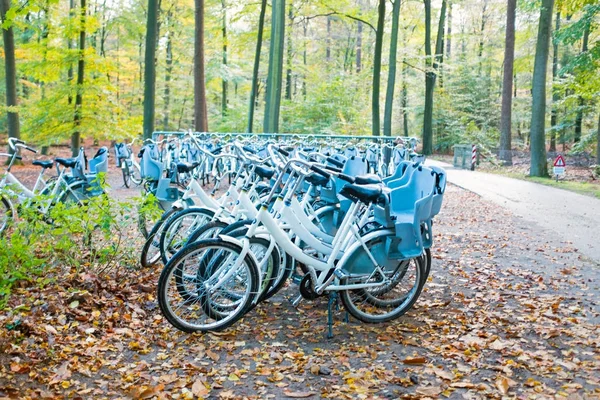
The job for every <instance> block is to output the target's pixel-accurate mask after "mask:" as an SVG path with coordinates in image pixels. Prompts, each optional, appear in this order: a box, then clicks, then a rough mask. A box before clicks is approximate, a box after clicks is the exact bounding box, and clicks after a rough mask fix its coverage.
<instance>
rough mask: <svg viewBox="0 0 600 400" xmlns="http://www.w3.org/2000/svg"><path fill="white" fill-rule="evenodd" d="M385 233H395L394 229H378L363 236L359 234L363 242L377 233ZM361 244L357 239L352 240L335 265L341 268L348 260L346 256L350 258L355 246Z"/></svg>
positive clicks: (357, 246)
mask: <svg viewBox="0 0 600 400" xmlns="http://www.w3.org/2000/svg"><path fill="white" fill-rule="evenodd" d="M387 233H391V234H395V233H396V231H395V230H393V229H378V230H376V231H373V232H370V233H368V234H367V235H365V236H361V237H362V239H363V241H364V242H367V241H369V240H371V239H372V238H374V237H377V236H379V235H384V234H387ZM361 246H362V244H361V242H359V241H356V242H354V243H353V244H352V245H350V247H349V248H348V249H346V250H344V255H343V256H342V258H341V259H340V261H338V263H337V265H338V268H343V267H344V264H345V263H346V262H347V261H348V258H350V256H351V255H352V253H354V251H356V249H357V248H359V247H361Z"/></svg>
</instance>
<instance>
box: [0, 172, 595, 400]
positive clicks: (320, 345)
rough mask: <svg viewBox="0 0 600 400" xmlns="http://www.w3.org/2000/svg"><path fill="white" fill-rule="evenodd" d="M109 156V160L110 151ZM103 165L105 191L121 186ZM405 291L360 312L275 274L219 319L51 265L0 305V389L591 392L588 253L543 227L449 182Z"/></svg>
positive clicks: (286, 393)
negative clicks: (417, 274) (308, 296)
mask: <svg viewBox="0 0 600 400" xmlns="http://www.w3.org/2000/svg"><path fill="white" fill-rule="evenodd" d="M111 161H113V160H111ZM118 173H119V171H118V169H116V167H115V168H111V170H110V171H109V175H110V176H111V177H110V179H109V182H110V183H112V184H113V189H112V191H111V195H112V196H116V197H121V196H122V197H123V198H125V197H128V196H130V195H133V194H134V193H135V192H136V191H135V190H131V189H124V188H122V187H121V183H119V177H118V175H116V174H118ZM434 232H435V244H434V248H433V249H432V253H433V267H432V273H431V277H430V279H429V281H428V282H427V284H426V286H425V289H424V291H423V293H422V295H421V297H420V299H419V301H418V302H417V303H416V306H415V307H414V308H413V309H412V310H411V311H409V312H408V313H407V314H406V315H404V316H403V317H401V318H400V319H398V320H397V321H394V322H391V323H387V324H381V325H367V324H363V323H360V322H358V321H356V320H353V319H350V321H349V322H344V312H343V310H340V311H338V312H336V314H335V316H334V320H335V325H334V335H335V336H334V338H333V339H330V340H328V339H326V322H327V318H326V306H327V299H326V298H319V299H317V300H315V301H314V302H307V301H304V302H302V303H300V305H299V307H298V308H297V309H296V308H293V307H292V305H291V302H290V299H291V298H293V297H295V295H296V294H297V288H296V287H295V286H293V285H290V286H288V287H286V288H284V289H283V290H282V292H281V293H280V294H278V295H277V296H275V297H274V298H272V299H271V300H270V301H269V302H266V303H263V304H261V305H259V306H258V307H257V308H256V309H254V310H253V311H252V312H250V313H249V314H248V315H247V316H246V317H245V318H244V319H243V320H242V321H240V322H238V323H237V324H236V325H234V326H233V327H232V328H230V329H228V330H226V331H224V332H220V333H214V334H212V333H209V334H193V335H189V334H184V333H182V332H179V331H177V330H176V329H174V328H173V327H171V326H170V325H169V324H168V323H167V322H166V321H165V319H164V318H163V317H162V316H161V314H160V311H159V309H158V305H157V302H156V296H155V291H156V281H157V279H158V275H159V273H160V269H158V268H157V269H153V270H140V269H137V268H135V266H123V268H120V269H118V270H115V271H113V273H112V274H110V275H102V276H98V275H96V273H95V271H94V270H93V269H92V268H91V267H89V268H88V269H86V268H85V267H82V268H80V269H78V270H75V269H73V270H68V271H64V270H51V271H48V274H49V275H50V276H51V277H52V278H53V280H52V281H51V283H50V284H48V285H47V286H45V287H44V288H38V287H36V286H33V285H23V286H21V287H20V288H18V289H16V290H15V291H14V294H13V296H12V297H11V300H10V302H9V308H7V309H5V310H3V311H0V398H1V397H7V398H27V397H30V398H136V399H149V398H154V397H156V398H179V399H190V398H195V397H200V398H215V399H216V398H224V399H227V398H242V397H246V398H256V399H265V398H338V399H339V398H352V399H353V398H400V397H403V398H426V397H429V398H438V397H442V396H443V397H448V398H469V399H471V398H490V397H491V398H500V397H503V396H510V397H518V398H569V399H600V269H599V268H598V266H597V264H595V263H593V262H591V261H589V259H587V258H586V257H584V256H582V255H581V254H580V253H578V252H577V250H576V249H575V248H574V247H573V246H572V244H570V243H568V242H561V241H559V240H557V239H556V236H555V235H554V234H553V232H551V231H549V230H547V229H545V228H543V227H541V226H540V225H539V224H536V223H532V222H528V221H526V220H523V219H521V218H519V217H517V216H515V215H514V214H512V213H511V212H509V211H507V210H506V209H504V208H502V207H500V206H498V205H496V204H494V203H492V202H488V201H486V200H484V199H483V198H482V197H480V196H478V195H476V194H473V193H471V192H468V191H466V190H463V189H461V188H458V187H455V186H449V187H448V190H447V194H446V197H445V203H444V208H443V210H442V213H441V214H440V215H439V216H438V217H437V218H436V222H435V225H434Z"/></svg>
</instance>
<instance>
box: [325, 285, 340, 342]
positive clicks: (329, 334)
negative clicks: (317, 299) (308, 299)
mask: <svg viewBox="0 0 600 400" xmlns="http://www.w3.org/2000/svg"><path fill="white" fill-rule="evenodd" d="M337 298H338V294H337V292H335V291H332V292H331V293H330V294H329V301H328V302H327V339H333V306H334V304H337Z"/></svg>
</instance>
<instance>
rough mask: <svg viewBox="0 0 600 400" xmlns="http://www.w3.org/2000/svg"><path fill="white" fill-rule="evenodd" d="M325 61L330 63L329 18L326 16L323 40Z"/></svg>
mask: <svg viewBox="0 0 600 400" xmlns="http://www.w3.org/2000/svg"><path fill="white" fill-rule="evenodd" d="M325 61H327V62H328V63H329V62H330V61H331V16H327V38H326V39H325Z"/></svg>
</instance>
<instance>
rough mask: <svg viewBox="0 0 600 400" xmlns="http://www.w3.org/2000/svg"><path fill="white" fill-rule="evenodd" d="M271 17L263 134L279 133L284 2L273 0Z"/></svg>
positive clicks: (282, 0) (283, 0)
mask: <svg viewBox="0 0 600 400" xmlns="http://www.w3.org/2000/svg"><path fill="white" fill-rule="evenodd" d="M271 9H272V14H273V15H272V17H271V48H270V51H269V74H268V75H267V94H266V107H265V120H264V124H263V125H264V132H265V133H276V132H278V131H279V109H280V105H281V85H282V78H283V56H284V52H283V50H284V42H285V0H273V2H272V6H271Z"/></svg>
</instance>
